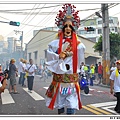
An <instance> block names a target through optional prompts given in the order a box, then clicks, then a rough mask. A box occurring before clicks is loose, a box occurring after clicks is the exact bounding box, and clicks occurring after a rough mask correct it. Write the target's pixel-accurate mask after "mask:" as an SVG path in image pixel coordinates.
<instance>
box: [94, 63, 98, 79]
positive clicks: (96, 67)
mask: <svg viewBox="0 0 120 120" xmlns="http://www.w3.org/2000/svg"><path fill="white" fill-rule="evenodd" d="M95 79H96V81H98V64H97V63H96V64H95Z"/></svg>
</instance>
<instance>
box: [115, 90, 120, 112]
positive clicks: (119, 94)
mask: <svg viewBox="0 0 120 120" xmlns="http://www.w3.org/2000/svg"><path fill="white" fill-rule="evenodd" d="M116 97H117V104H116V107H115V109H116V110H118V111H120V92H116Z"/></svg>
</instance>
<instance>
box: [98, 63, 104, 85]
mask: <svg viewBox="0 0 120 120" xmlns="http://www.w3.org/2000/svg"><path fill="white" fill-rule="evenodd" d="M102 76H103V66H102V65H101V62H99V63H98V79H99V83H98V84H102Z"/></svg>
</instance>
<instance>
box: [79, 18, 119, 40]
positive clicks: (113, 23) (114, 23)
mask: <svg viewBox="0 0 120 120" xmlns="http://www.w3.org/2000/svg"><path fill="white" fill-rule="evenodd" d="M85 27H93V28H94V29H95V30H94V31H89V32H87V31H86V30H85ZM109 32H112V33H120V32H119V21H118V18H117V17H109ZM78 34H80V35H81V36H83V37H86V38H88V39H90V40H92V41H94V42H97V41H98V39H99V37H100V35H102V18H98V17H95V18H93V19H88V20H81V25H80V28H79V30H78Z"/></svg>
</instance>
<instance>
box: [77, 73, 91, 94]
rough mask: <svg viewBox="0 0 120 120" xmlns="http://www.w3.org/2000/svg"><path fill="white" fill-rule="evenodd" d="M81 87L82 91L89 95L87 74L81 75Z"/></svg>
mask: <svg viewBox="0 0 120 120" xmlns="http://www.w3.org/2000/svg"><path fill="white" fill-rule="evenodd" d="M79 85H80V89H81V90H84V92H85V94H88V93H89V83H88V79H87V75H86V74H83V75H80V80H79Z"/></svg>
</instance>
